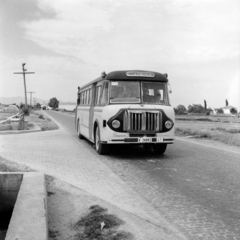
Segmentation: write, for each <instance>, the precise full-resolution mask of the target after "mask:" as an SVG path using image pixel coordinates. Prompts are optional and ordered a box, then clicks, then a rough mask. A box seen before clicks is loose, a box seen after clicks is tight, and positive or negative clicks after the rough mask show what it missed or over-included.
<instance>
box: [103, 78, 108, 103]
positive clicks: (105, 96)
mask: <svg viewBox="0 0 240 240" xmlns="http://www.w3.org/2000/svg"><path fill="white" fill-rule="evenodd" d="M106 104H108V82H105V83H104V86H103V91H102V96H101V105H106Z"/></svg>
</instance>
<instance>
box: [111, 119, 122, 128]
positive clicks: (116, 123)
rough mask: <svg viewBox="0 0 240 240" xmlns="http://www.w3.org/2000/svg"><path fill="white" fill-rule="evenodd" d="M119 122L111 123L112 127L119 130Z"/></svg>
mask: <svg viewBox="0 0 240 240" xmlns="http://www.w3.org/2000/svg"><path fill="white" fill-rule="evenodd" d="M120 125H121V124H120V122H119V121H118V120H113V121H112V127H113V128H119V127H120Z"/></svg>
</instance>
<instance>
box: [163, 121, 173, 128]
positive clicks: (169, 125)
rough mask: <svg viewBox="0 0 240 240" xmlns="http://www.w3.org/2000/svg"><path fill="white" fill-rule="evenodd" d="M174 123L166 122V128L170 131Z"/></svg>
mask: <svg viewBox="0 0 240 240" xmlns="http://www.w3.org/2000/svg"><path fill="white" fill-rule="evenodd" d="M172 125H173V124H172V122H171V121H166V122H165V127H166V128H167V129H170V128H171V127H172Z"/></svg>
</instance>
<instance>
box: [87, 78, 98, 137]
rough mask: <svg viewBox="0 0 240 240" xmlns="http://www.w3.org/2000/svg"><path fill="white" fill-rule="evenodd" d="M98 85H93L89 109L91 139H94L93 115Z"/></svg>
mask: <svg viewBox="0 0 240 240" xmlns="http://www.w3.org/2000/svg"><path fill="white" fill-rule="evenodd" d="M96 85H97V83H95V84H93V85H92V99H91V105H90V109H89V129H88V130H89V139H90V140H91V141H93V117H94V107H95V96H96Z"/></svg>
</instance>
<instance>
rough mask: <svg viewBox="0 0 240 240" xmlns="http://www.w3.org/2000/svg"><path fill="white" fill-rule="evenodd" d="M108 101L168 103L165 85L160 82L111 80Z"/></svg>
mask: <svg viewBox="0 0 240 240" xmlns="http://www.w3.org/2000/svg"><path fill="white" fill-rule="evenodd" d="M110 83H111V84H110V85H111V88H110V103H140V102H141V103H144V104H164V105H166V104H167V105H168V95H167V85H166V83H162V82H149V81H148V82H140V81H111V82H110Z"/></svg>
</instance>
